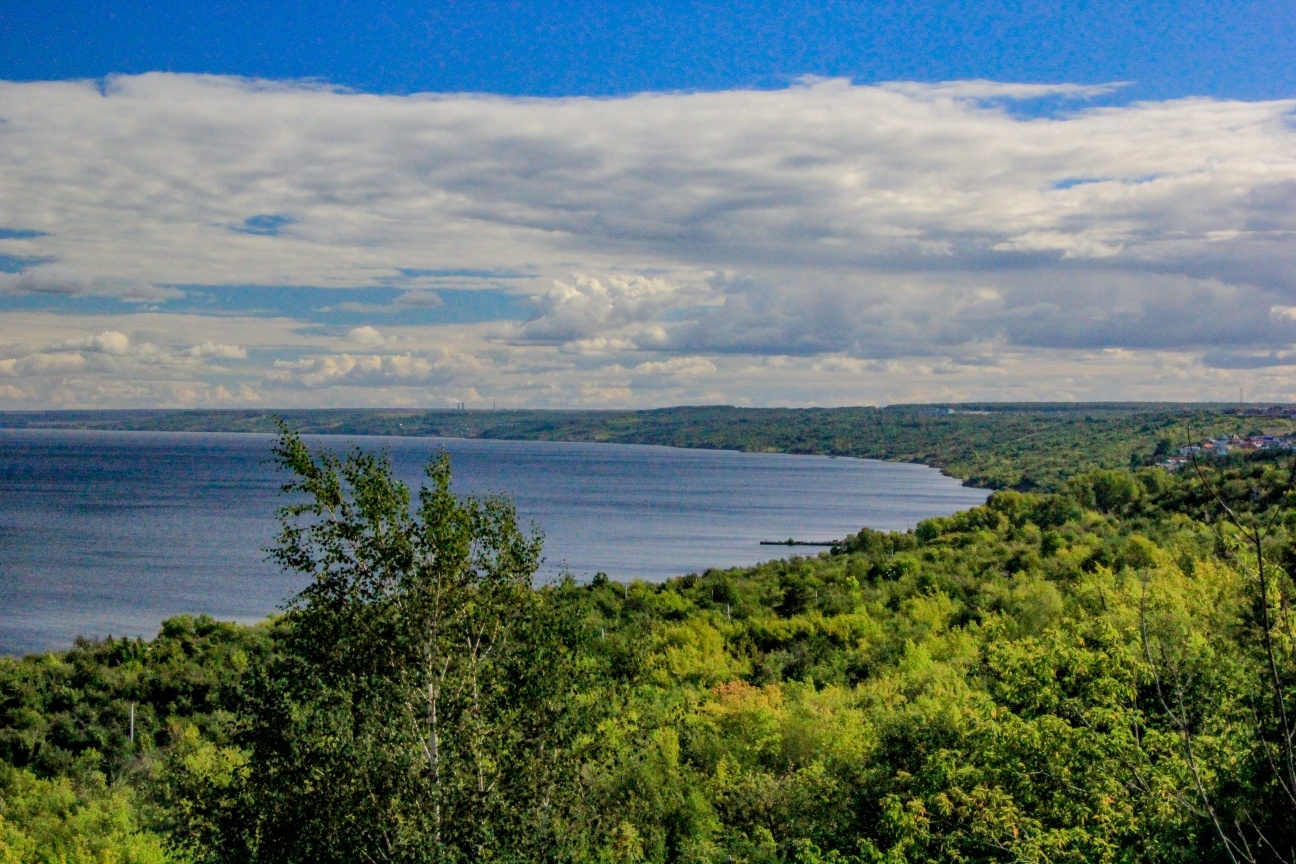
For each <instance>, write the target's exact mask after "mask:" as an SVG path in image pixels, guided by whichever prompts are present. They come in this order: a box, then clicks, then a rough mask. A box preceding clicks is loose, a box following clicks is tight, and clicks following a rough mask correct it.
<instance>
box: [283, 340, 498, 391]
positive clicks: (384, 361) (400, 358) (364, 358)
mask: <svg viewBox="0 0 1296 864" xmlns="http://www.w3.org/2000/svg"><path fill="white" fill-rule="evenodd" d="M481 368H482V364H481V363H480V362H479V361H478V360H477V359H476V358H475V357H472V356H471V355H468V354H463V353H460V352H455V351H451V350H449V349H442V350H441V351H439V352H436V353H434V354H432V355H427V356H425V355H416V354H362V355H353V354H349V353H342V354H329V355H324V356H316V357H306V358H302V359H300V360H294V361H288V360H278V361H275V363H274V366H273V368H272V370H271V371H270V372H269V373H268V374H267V376H266V378H267V380H269V381H272V382H279V383H286V384H296V385H300V386H303V387H321V386H327V385H337V384H345V385H348V386H356V385H367V384H373V385H376V384H417V383H429V382H440V383H446V382H450V381H454V380H457V379H458V378H460V377H462V376H463V375H465V374H467V373H472V372H476V371H479V370H481Z"/></svg>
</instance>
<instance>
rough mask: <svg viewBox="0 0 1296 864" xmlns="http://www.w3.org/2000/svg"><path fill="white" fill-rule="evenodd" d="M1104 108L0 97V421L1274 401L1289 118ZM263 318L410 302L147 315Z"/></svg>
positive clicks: (1199, 108)
mask: <svg viewBox="0 0 1296 864" xmlns="http://www.w3.org/2000/svg"><path fill="white" fill-rule="evenodd" d="M1094 95H1097V91H1096V90H1095V88H1080V87H1075V86H1070V85H1057V86H1053V85H1005V84H997V83H994V82H985V81H974V82H951V83H947V84H936V85H919V84H894V85H881V86H853V85H850V84H849V83H847V82H842V81H810V82H806V83H804V84H802V85H799V86H796V87H792V88H788V89H784V90H777V91H728V92H716V93H690V94H645V95H640V96H635V97H630V98H621V99H579V98H572V99H507V98H499V97H485V96H465V95H451V96H431V95H421V96H409V97H395V96H373V95H366V94H355V93H345V92H339V91H335V90H332V89H329V88H326V87H321V86H316V85H306V84H300V83H294V82H267V81H248V80H241V79H232V78H216V77H203V76H180V75H163V74H153V75H144V76H138V77H129V78H115V79H109V80H107V81H103V82H45V83H41V82H38V83H23V84H16V83H7V84H0V120H2V121H3V122H0V213H3V214H5V217H4V218H5V219H6V220H8V223H7V224H4V225H0V229H3V230H0V270H5V269H7V270H10V271H13V272H7V273H4V272H0V301H5V302H7V303H8V304H9V305H7V306H5V307H3V308H5V309H8V310H10V311H6V312H3V313H0V314H3V316H4V317H3V319H0V375H3V376H4V377H5V382H4V389H3V390H0V406H3V405H8V406H10V407H34V406H40V405H53V404H56V403H57V404H104V403H105V402H108V401H112V400H118V401H120V402H121V403H122V404H161V403H166V404H171V403H178V402H183V401H184V400H185V399H191V400H196V401H200V402H201V401H204V400H206V401H220V400H222V399H226V398H227V397H228V400H232V401H234V402H237V401H239V400H241V399H242V400H251V399H252V398H253V397H254V396H256V397H258V398H262V399H266V400H269V401H272V402H275V403H280V402H282V403H283V404H342V403H346V402H348V401H350V402H352V403H355V404H376V403H377V402H379V401H384V400H385V401H392V402H401V403H417V404H449V403H452V402H455V401H460V400H464V399H465V398H466V397H465V394H469V393H471V394H475V396H474V398H478V397H480V398H482V399H485V398H494V399H496V400H497V401H498V402H499V404H501V405H502V404H537V405H539V404H553V405H562V404H600V403H608V404H627V405H628V404H665V403H669V402H672V401H689V400H706V401H712V400H723V401H735V402H755V403H763V404H778V403H807V402H808V403H825V402H830V403H840V402H875V401H890V400H894V399H906V398H964V397H966V398H995V397H999V396H1002V397H1003V398H1059V397H1066V396H1071V397H1089V398H1094V397H1102V398H1120V397H1129V398H1134V397H1143V398H1210V397H1214V398H1223V397H1225V396H1229V395H1232V394H1233V393H1234V392H1235V390H1236V386H1241V385H1240V384H1239V382H1242V381H1243V378H1242V377H1240V376H1245V386H1248V390H1249V391H1250V392H1251V393H1252V394H1254V395H1255V396H1257V397H1259V396H1262V395H1263V396H1265V397H1267V398H1289V397H1296V377H1294V376H1293V372H1296V370H1293V368H1292V364H1293V362H1296V361H1293V359H1292V358H1293V352H1292V346H1293V343H1296V314H1293V312H1294V311H1296V275H1293V274H1294V272H1296V271H1293V270H1292V269H1291V266H1290V262H1291V260H1292V259H1293V253H1296V128H1294V127H1293V110H1296V101H1283V102H1230V101H1220V100H1212V99H1181V100H1176V101H1170V102H1160V103H1135V104H1128V105H1123V106H1117V107H1095V108H1089V107H1086V102H1085V100H1086V99H1087V98H1089V97H1092V96H1094ZM1043 97H1048V99H1047V104H1049V105H1054V104H1056V102H1057V100H1059V99H1061V100H1063V101H1062V104H1064V105H1066V106H1069V109H1068V111H1067V112H1066V113H1061V114H1058V113H1039V111H1037V110H1035V106H1037V105H1042V104H1043V103H1037V102H1034V101H1032V100H1039V99H1041V98H1043ZM1041 110H1042V109H1041ZM6 262H7V263H8V266H4V265H5V264H6ZM249 285H264V286H311V287H312V288H314V289H318V288H321V287H323V288H333V289H343V288H352V289H361V288H374V287H383V288H387V289H395V290H396V291H399V292H402V293H400V294H399V295H398V299H396V300H395V301H393V302H392V303H391V305H390V308H385V309H378V308H377V307H375V306H373V304H367V305H366V304H358V303H351V304H350V305H348V304H346V303H339V304H338V305H337V308H338V309H345V310H346V311H349V312H352V313H354V314H364V313H366V311H368V312H372V313H373V314H374V317H373V320H372V323H359V324H357V325H355V326H348V327H342V328H340V329H336V330H331V329H329V328H328V327H321V326H318V325H313V324H308V323H307V322H305V321H304V320H301V319H300V318H299V317H297V316H298V313H296V312H291V313H290V312H285V311H283V310H277V309H276V308H274V307H273V304H270V305H268V306H267V307H266V308H264V309H260V310H250V312H249V314H251V315H252V317H251V318H245V319H241V320H242V321H243V323H242V324H241V325H240V327H241V328H242V329H239V328H234V330H233V332H227V333H223V334H219V335H218V334H216V333H214V332H194V327H193V324H192V321H193V320H194V317H195V316H194V314H193V310H192V309H187V310H186V312H185V314H179V313H178V312H168V309H167V304H168V303H169V302H174V301H176V300H177V299H178V298H180V297H183V296H186V295H189V294H192V293H193V291H194V288H193V287H192V286H249ZM447 289H452V290H454V291H481V292H482V293H481V295H480V296H482V297H483V298H485V297H486V296H487V294H488V293H489V292H496V293H498V292H500V291H504V292H507V293H511V294H514V295H520V296H523V297H525V298H529V300H528V302H529V305H530V309H531V315H530V317H529V319H525V320H523V319H518V320H499V321H496V322H494V323H491V322H489V321H486V323H480V322H481V321H482V320H483V318H482V317H481V316H478V317H476V318H473V319H472V320H473V322H474V323H470V324H455V323H447V324H444V325H429V324H422V325H417V326H416V325H415V324H413V323H408V324H407V323H405V321H406V320H408V321H410V322H412V321H413V319H408V318H406V319H403V318H402V315H403V314H407V312H408V311H409V310H421V311H422V312H424V313H427V312H428V311H429V310H432V311H436V310H440V309H442V307H443V306H444V305H445V303H444V301H443V299H442V297H441V295H440V294H438V293H437V292H438V291H445V290H447ZM279 290H282V289H279ZM266 296H267V297H270V296H272V294H271V292H270V291H269V290H267V292H266ZM273 296H279V295H273ZM42 298H43V299H42ZM51 298H64V301H65V302H64V305H63V306H59V307H58V308H57V309H55V308H54V307H48V306H41V303H45V302H53V299H51ZM113 302H116V303H118V304H119V306H120V307H121V308H113V309H109V308H107V307H104V306H103V304H105V303H113ZM69 304H70V305H69ZM95 304H99V305H95ZM20 310H29V311H27V312H24V314H23V315H19V314H18V311H20ZM39 310H45V311H43V312H40V311H39ZM402 310H406V311H405V312H403V311H402ZM223 314H225V315H226V319H227V326H225V327H224V328H222V329H225V330H230V327H229V326H228V319H229V315H228V313H223ZM447 314H448V313H447ZM33 316H34V317H33ZM295 318H296V320H294V319H295ZM420 320H421V319H420ZM24 322H25V323H24ZM28 325H34V326H36V327H37V329H35V330H32V329H23V328H24V327H26V326H28ZM70 327H82V328H84V329H82V330H81V331H79V332H74V333H68V332H66V331H67V330H68V328H70ZM110 332H111V333H116V334H117V335H118V336H121V338H122V340H124V341H122V342H112V341H111V340H109V341H108V342H103V343H102V344H101V345H100V346H99V347H95V344H96V343H95V342H94V340H95V339H100V338H101V337H103V338H107V336H108V334H109V333H110ZM103 345H111V346H116V348H120V350H115V349H114V350H108V348H105V347H103ZM140 346H152V353H150V351H146V350H143V349H142V348H141V347H140ZM96 357H97V358H99V359H98V360H96V359H95V358H96ZM40 358H43V359H40ZM73 358H79V359H75V360H74V359H73ZM366 388H368V389H366ZM177 394H179V395H177ZM228 400H227V401H228Z"/></svg>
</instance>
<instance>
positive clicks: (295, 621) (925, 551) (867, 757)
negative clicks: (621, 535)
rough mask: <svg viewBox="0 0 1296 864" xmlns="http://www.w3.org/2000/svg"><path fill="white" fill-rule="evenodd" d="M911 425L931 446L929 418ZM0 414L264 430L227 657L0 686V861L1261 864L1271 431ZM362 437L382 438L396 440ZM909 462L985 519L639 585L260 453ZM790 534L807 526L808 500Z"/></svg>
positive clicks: (201, 635) (462, 514)
mask: <svg viewBox="0 0 1296 864" xmlns="http://www.w3.org/2000/svg"><path fill="white" fill-rule="evenodd" d="M951 412H953V413H951ZM280 416H281V417H282V424H283V425H281V426H279V427H276V426H275V425H274V423H275V421H274V420H273V419H272V418H271V414H270V413H269V412H266V413H262V412H135V413H130V414H127V413H118V414H109V413H45V414H40V415H30V414H29V415H14V414H8V415H4V416H3V417H0V425H6V426H14V425H27V426H38V425H46V426H49V425H55V426H64V427H76V426H79V427H82V428H134V429H144V428H152V429H240V430H244V431H278V432H279V435H280V437H279V439H278V444H277V447H276V453H277V455H278V458H279V461H280V464H281V465H282V466H283V467H284V468H285V469H287V472H286V475H285V476H287V477H289V478H290V479H289V482H288V483H287V484H286V486H285V495H284V499H283V503H284V506H283V509H282V511H281V513H280V516H281V523H282V531H281V534H280V536H279V538H278V541H277V544H276V545H275V547H274V549H273V551H272V555H273V557H274V559H275V560H276V561H277V562H278V563H279V564H280V565H281V566H283V567H284V568H286V569H288V570H291V571H295V572H298V573H301V574H304V575H307V576H309V577H310V584H309V586H308V587H307V588H306V589H305V590H304V591H303V592H302V593H301V594H300V595H298V597H297V598H296V599H295V600H294V601H293V602H292V603H291V604H290V605H289V606H288V607H287V608H286V609H285V611H284V612H283V614H281V615H278V616H276V617H274V618H272V619H270V620H267V621H265V622H263V623H261V624H259V625H255V626H239V625H234V624H228V623H222V622H218V621H214V620H212V619H210V618H205V617H193V616H180V617H176V618H172V619H169V620H168V621H166V622H163V623H162V629H161V632H160V633H159V634H158V636H157V637H155V638H154V639H152V640H138V639H104V640H81V641H79V642H78V643H77V644H76V645H75V646H73V647H72V648H71V649H69V650H68V651H63V652H55V653H50V654H44V655H33V656H30V657H25V658H0V862H5V864H8V862H46V861H50V862H53V861H60V862H103V864H107V862H121V864H129V862H168V861H171V862H245V861H255V862H362V861H382V862H533V861H534V862H544V861H552V862H771V864H773V862H787V864H792V862H801V864H811V862H835V864H855V862H896V864H899V862H928V861H940V862H981V861H985V862H1027V861H1030V862H1131V864H1133V862H1174V864H1180V862H1182V864H1188V862H1221V864H1222V862H1230V864H1235V862H1293V861H1296V621H1293V620H1292V616H1293V612H1294V611H1296V610H1293V603H1294V602H1296V582H1294V580H1293V576H1294V575H1296V453H1294V452H1293V451H1291V450H1287V449H1284V448H1283V447H1281V446H1274V447H1264V448H1261V449H1254V450H1249V449H1243V448H1240V447H1239V448H1234V449H1233V450H1231V451H1230V452H1229V453H1228V454H1227V455H1224V456H1214V455H1211V456H1207V455H1205V453H1204V452H1201V453H1193V454H1192V456H1191V458H1190V459H1189V461H1188V462H1187V464H1185V465H1183V466H1182V467H1178V470H1169V469H1167V468H1165V467H1161V463H1163V462H1165V461H1166V460H1167V458H1168V457H1170V456H1171V455H1173V454H1176V453H1178V451H1179V449H1180V448H1184V447H1188V446H1189V445H1190V444H1193V443H1196V442H1199V441H1202V440H1204V439H1206V438H1211V437H1216V436H1221V435H1244V436H1251V435H1270V436H1275V437H1277V438H1279V439H1281V437H1282V436H1284V435H1287V434H1288V433H1291V432H1292V431H1293V430H1294V429H1296V425H1294V424H1293V421H1292V419H1291V418H1290V417H1289V416H1288V414H1287V413H1286V412H1285V410H1283V409H1281V408H1272V409H1271V408H1269V406H1259V407H1257V406H1203V405H1190V406H1176V405H1016V406H989V405H988V406H966V405H965V406H899V407H894V408H887V409H822V410H821V409H804V410H781V409H760V410H757V409H737V408H723V407H713V408H680V409H666V410H663V411H641V412H619V413H616V412H552V413H550V412H473V411H469V412H431V413H427V412H421V413H420V412H397V411H383V412H346V411H332V412H281V413H280ZM402 424H403V425H402ZM323 431H330V432H339V433H340V432H346V433H350V434H359V433H363V432H369V433H383V434H422V435H428V434H437V435H461V436H465V437H500V438H504V437H511V438H542V439H548V438H552V439H562V440H600V441H623V442H627V443H631V442H633V443H653V444H671V445H676V446H705V447H729V448H735V449H744V450H777V451H784V452H804V453H829V454H838V455H851V456H871V457H879V458H890V459H905V460H915V461H924V462H929V463H931V464H934V465H938V466H939V467H941V468H943V469H944V470H946V471H947V472H948V473H950V474H953V475H954V476H957V477H961V478H963V479H965V480H969V481H973V482H976V483H979V484H985V485H990V486H993V487H994V488H996V489H998V490H1000V491H997V492H996V493H995V494H994V495H992V496H991V498H990V499H989V501H988V502H987V503H986V504H985V505H983V506H980V507H976V508H974V509H971V510H968V511H965V512H963V513H959V514H955V515H953V516H948V517H941V518H936V519H930V520H927V521H925V522H923V523H921V524H920V525H918V526H917V528H916V529H914V530H912V531H907V532H893V533H882V532H877V531H871V530H868V529H864V530H861V531H860V532H859V533H858V534H856V535H853V536H851V537H848V538H844V539H843V540H842V542H840V543H839V544H837V545H836V546H835V547H833V548H832V549H831V551H828V552H824V553H823V554H820V555H816V556H813V557H796V558H792V559H789V560H777V561H771V562H769V563H766V564H762V565H759V566H756V567H748V568H734V569H728V570H709V571H707V572H705V573H695V574H688V575H681V576H680V577H679V578H676V579H672V580H669V581H667V582H665V583H663V584H647V583H643V582H635V583H632V584H620V583H618V582H617V581H616V574H615V573H612V574H607V575H606V576H605V575H603V574H600V575H599V576H598V577H596V578H595V579H594V580H593V581H592V582H591V583H589V584H575V583H573V582H571V581H566V582H559V583H555V584H547V585H538V586H537V585H534V584H533V575H534V573H535V571H536V566H537V561H538V558H539V556H540V555H541V554H542V541H541V538H540V537H538V536H533V535H529V534H526V533H524V532H522V531H521V530H520V529H519V528H518V525H517V522H516V515H515V513H514V511H513V508H512V505H511V504H510V502H509V501H508V500H506V499H502V498H497V497H486V498H481V499H474V498H461V497H457V496H455V495H454V494H452V493H451V491H450V479H451V471H452V469H453V466H452V465H450V464H449V463H448V462H447V461H446V460H445V459H441V460H434V461H433V462H432V463H431V464H430V465H429V466H428V477H427V482H426V484H425V486H424V488H423V489H422V490H421V491H419V490H413V491H411V490H409V489H407V488H405V487H404V486H403V485H402V484H400V483H399V482H397V481H396V480H395V479H394V478H393V477H392V475H391V470H390V466H389V465H388V464H387V462H386V461H384V459H383V458H382V457H380V456H375V455H373V454H369V453H366V452H362V451H358V450H357V451H352V452H350V453H342V454H339V453H332V452H329V451H328V450H327V449H312V447H311V446H308V445H307V443H305V442H303V441H302V439H301V438H300V437H299V434H298V433H302V432H323ZM823 506H825V507H831V506H832V502H831V501H825V502H823Z"/></svg>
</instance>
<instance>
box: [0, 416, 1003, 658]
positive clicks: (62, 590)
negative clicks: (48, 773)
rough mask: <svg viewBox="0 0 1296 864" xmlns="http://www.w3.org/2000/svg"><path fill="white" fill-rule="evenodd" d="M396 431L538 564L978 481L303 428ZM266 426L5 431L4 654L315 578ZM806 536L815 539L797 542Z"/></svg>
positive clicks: (816, 530)
mask: <svg viewBox="0 0 1296 864" xmlns="http://www.w3.org/2000/svg"><path fill="white" fill-rule="evenodd" d="M307 440H308V441H309V442H310V443H311V445H312V446H326V447H329V448H331V449H335V450H338V449H343V448H346V447H350V446H354V445H359V446H362V447H365V448H366V449H386V450H387V451H388V452H389V453H390V455H391V459H392V462H393V465H394V467H395V469H396V473H397V474H398V475H399V476H400V477H401V478H402V479H404V480H405V481H406V482H407V483H410V484H411V485H412V486H415V487H416V486H417V485H418V484H419V482H420V481H421V480H422V468H423V466H424V465H425V464H426V463H427V460H428V459H429V458H430V457H431V456H433V455H435V454H436V453H438V452H439V451H441V450H445V451H446V452H448V453H449V454H450V458H451V465H452V468H453V470H454V484H455V489H456V491H458V492H460V493H481V492H500V493H504V494H507V495H509V496H510V497H511V498H512V499H513V501H514V502H515V503H516V505H517V508H518V512H519V515H520V516H521V518H522V520H523V522H524V523H530V522H534V523H535V524H536V525H537V527H539V528H540V529H541V530H542V531H543V532H544V534H545V555H546V559H547V560H546V563H545V565H544V569H543V570H542V576H544V577H552V576H555V575H557V574H558V573H560V572H561V571H563V570H564V569H567V570H570V571H571V572H572V573H573V574H574V575H575V576H577V577H578V578H587V577H589V576H591V575H593V574H594V573H596V572H598V571H600V570H601V571H605V572H606V573H608V574H609V575H610V576H611V577H612V578H613V579H620V580H629V579H635V578H642V579H655V580H660V579H665V578H668V577H671V576H677V575H681V574H684V573H688V572H691V571H701V570H704V569H706V568H708V567H725V566H734V565H740V564H753V563H755V562H757V561H762V560H768V559H770V558H773V557H776V556H778V555H779V554H782V553H783V552H784V551H787V550H780V549H779V548H778V547H762V546H760V545H758V541H760V540H778V539H785V538H787V537H796V538H797V539H810V540H820V539H822V540H833V539H839V538H841V537H844V536H845V535H847V534H851V533H854V532H855V531H858V530H859V529H860V527H861V526H864V525H868V526H870V527H873V528H879V529H903V528H909V527H911V526H913V525H914V524H915V523H917V522H918V521H919V520H921V519H925V518H927V517H929V516H935V515H941V514H948V513H952V512H954V511H956V510H961V509H965V508H967V507H972V506H974V505H976V504H980V503H981V502H982V501H984V500H985V496H986V492H985V491H983V490H979V489H968V488H965V487H963V486H960V485H959V484H958V482H957V481H955V480H952V479H950V478H948V477H944V476H942V475H941V474H940V473H938V472H937V471H935V470H933V469H930V468H926V467H924V466H921V465H902V464H894V463H887V462H875V461H869V460H859V459H833V458H829V457H823V456H788V455H779V454H765V453H731V452H725V451H718V450H680V449H673V448H667V447H646V446H637V445H620V444H562V443H551V442H532V441H468V440H460V439H450V438H376V437H367V438H341V437H333V436H329V437H311V436H308V438H307ZM273 443H274V437H273V436H270V435H238V434H219V433H213V434H201V433H175V434H172V433H152V432H81V431H64V430H0V653H11V654H13V653H23V652H29V651H38V650H47V649H51V648H58V647H64V646H66V645H68V644H70V643H71V641H72V639H73V638H74V637H75V636H77V635H90V636H103V635H107V634H113V635H122V634H129V635H143V636H151V635H153V634H154V633H156V632H157V628H158V623H159V622H160V621H161V620H162V619H163V618H165V617H167V616H169V615H174V614H177V613H180V612H194V613H199V612H205V613H208V614H211V615H214V616H216V617H218V618H222V619H237V620H242V621H250V620H255V619H259V618H261V617H263V616H265V615H266V614H268V613H270V612H272V611H274V610H275V609H276V608H278V607H279V606H280V605H281V604H282V603H283V601H284V600H285V599H286V598H288V597H289V596H290V595H291V594H292V593H293V592H295V591H297V590H299V589H300V588H301V587H302V586H303V582H302V580H301V577H298V576H292V575H285V574H282V573H278V572H276V569H275V567H274V566H273V565H272V564H269V563H267V562H266V561H265V552H264V549H265V547H266V546H268V545H269V544H271V543H272V542H273V539H274V535H275V531H276V528H277V523H276V522H275V518H274V513H275V509H276V508H277V507H278V506H279V505H280V504H282V503H284V502H283V500H282V496H281V495H280V493H279V485H280V484H281V483H282V482H283V481H284V480H285V479H286V477H285V475H284V474H283V473H281V472H280V471H278V469H277V468H276V467H275V465H274V464H273V462H272V461H271V459H270V448H271V446H272V445H273ZM799 551H801V552H802V553H805V552H807V551H809V554H814V552H815V551H816V550H813V549H811V550H804V549H803V550H799Z"/></svg>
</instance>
